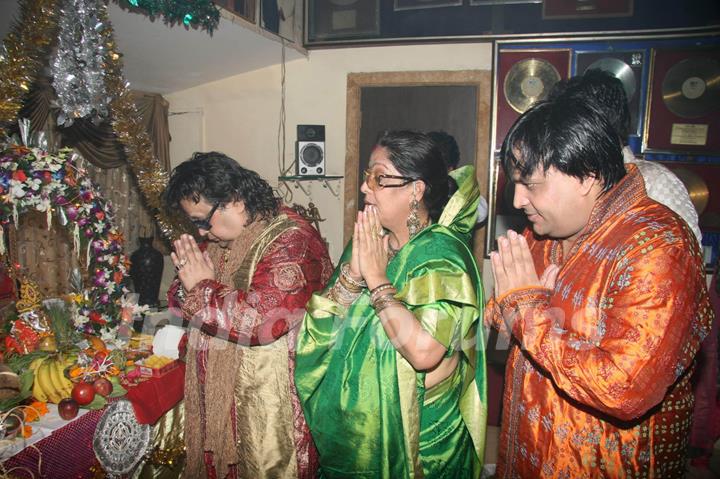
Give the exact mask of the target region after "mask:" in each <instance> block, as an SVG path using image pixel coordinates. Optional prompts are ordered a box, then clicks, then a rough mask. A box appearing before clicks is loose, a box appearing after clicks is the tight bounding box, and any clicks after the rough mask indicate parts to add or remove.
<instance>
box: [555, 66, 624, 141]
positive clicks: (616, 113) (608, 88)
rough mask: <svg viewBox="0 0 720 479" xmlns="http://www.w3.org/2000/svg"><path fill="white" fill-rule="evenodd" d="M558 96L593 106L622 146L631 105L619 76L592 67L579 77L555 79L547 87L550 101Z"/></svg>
mask: <svg viewBox="0 0 720 479" xmlns="http://www.w3.org/2000/svg"><path fill="white" fill-rule="evenodd" d="M559 97H563V98H571V99H575V100H579V101H586V102H589V103H592V104H593V105H595V108H597V109H598V110H599V111H600V112H601V113H602V114H603V115H605V118H607V119H608V121H609V122H610V124H611V125H612V127H613V128H614V129H615V131H616V132H617V135H618V136H619V137H620V140H621V141H622V143H623V145H627V138H628V134H629V133H630V107H629V106H628V98H627V95H626V94H625V87H623V84H622V82H621V81H620V79H618V78H616V77H615V76H614V75H613V74H612V73H610V72H607V71H604V70H600V69H597V68H591V69H589V70H587V71H586V72H585V73H584V74H582V75H580V76H575V77H572V78H570V79H568V80H562V81H559V82H557V83H556V84H555V85H554V86H553V88H552V89H551V90H550V93H549V95H548V99H549V100H555V99H557V98H559Z"/></svg>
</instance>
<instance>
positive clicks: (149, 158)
mask: <svg viewBox="0 0 720 479" xmlns="http://www.w3.org/2000/svg"><path fill="white" fill-rule="evenodd" d="M98 18H99V19H100V21H101V22H103V23H104V24H106V25H109V24H110V23H109V21H108V17H107V8H106V7H105V6H104V5H103V6H102V7H101V8H100V9H99V10H98ZM102 37H103V44H104V45H105V46H106V49H105V62H104V65H105V87H106V89H107V92H108V95H109V96H110V98H112V101H111V102H110V114H111V118H112V126H113V131H114V132H115V135H116V136H117V138H118V141H120V143H121V144H122V145H123V146H124V147H125V154H126V155H127V158H128V163H129V164H130V166H131V167H132V171H133V174H134V175H135V179H136V180H137V183H138V187H139V189H140V191H141V192H142V194H143V197H144V198H145V202H146V205H147V206H148V207H149V208H150V209H151V211H152V213H153V216H154V217H155V221H156V222H157V224H158V226H159V228H160V232H161V233H162V234H163V236H165V238H167V239H174V238H177V237H179V236H180V234H182V233H183V232H185V231H189V227H188V225H187V224H186V222H184V221H183V220H182V219H181V218H180V217H179V216H177V217H172V218H171V217H169V216H167V215H166V213H165V211H164V209H163V207H162V202H161V198H160V196H161V194H162V192H163V190H164V189H165V185H167V182H168V173H167V171H165V170H164V169H163V168H162V167H161V166H160V162H159V161H158V159H157V157H156V156H155V154H154V150H153V146H152V141H151V140H150V136H149V135H148V133H147V131H146V130H145V127H144V126H143V125H142V124H141V123H140V121H139V120H138V118H140V115H139V113H138V111H137V108H136V107H135V102H134V101H133V99H132V96H131V94H130V88H129V84H128V83H127V82H126V81H125V79H124V77H123V73H122V69H123V63H122V58H121V55H120V53H119V52H118V51H117V44H116V43H115V38H114V34H113V31H112V28H107V29H105V30H103V31H102Z"/></svg>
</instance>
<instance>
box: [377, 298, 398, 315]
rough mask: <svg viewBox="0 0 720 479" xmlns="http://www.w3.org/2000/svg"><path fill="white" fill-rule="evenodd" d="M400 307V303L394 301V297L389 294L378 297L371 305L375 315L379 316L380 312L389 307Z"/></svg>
mask: <svg viewBox="0 0 720 479" xmlns="http://www.w3.org/2000/svg"><path fill="white" fill-rule="evenodd" d="M401 305H402V302H401V301H398V300H397V299H395V296H393V295H392V294H391V293H388V294H384V295H382V296H380V297H379V298H377V299H376V300H375V301H373V303H372V307H373V309H374V310H375V314H380V312H381V311H383V310H384V309H386V308H389V307H390V306H401Z"/></svg>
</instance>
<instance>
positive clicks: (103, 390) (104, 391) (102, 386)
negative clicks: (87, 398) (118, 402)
mask: <svg viewBox="0 0 720 479" xmlns="http://www.w3.org/2000/svg"><path fill="white" fill-rule="evenodd" d="M93 389H95V392H96V393H98V394H99V395H101V396H102V397H108V396H109V395H110V393H112V391H113V385H112V383H111V382H110V381H109V380H108V379H107V378H97V379H96V380H95V381H93Z"/></svg>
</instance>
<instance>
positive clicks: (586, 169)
mask: <svg viewBox="0 0 720 479" xmlns="http://www.w3.org/2000/svg"><path fill="white" fill-rule="evenodd" d="M500 155H501V161H502V166H503V170H504V171H505V174H506V175H507V176H508V177H509V176H512V174H513V172H514V171H516V170H517V171H518V172H519V173H520V176H521V177H523V178H527V177H529V176H531V175H532V174H533V173H534V172H535V171H537V170H538V169H539V170H541V171H543V172H545V171H547V170H548V169H549V168H550V167H551V166H552V167H554V168H556V169H557V170H558V171H560V172H561V173H564V174H566V175H569V176H573V177H575V178H578V179H580V180H583V179H585V178H588V177H590V176H594V177H595V178H597V179H598V180H600V181H601V182H602V185H603V192H606V191H608V190H609V189H610V188H612V187H613V186H615V185H616V184H617V183H618V182H619V181H620V180H621V179H622V178H623V176H625V165H624V163H623V154H622V144H621V142H620V138H619V137H618V135H617V133H616V132H615V129H614V128H613V126H612V125H611V124H610V122H609V121H608V120H607V119H606V117H605V115H603V114H602V112H600V111H599V110H598V109H597V108H595V107H594V106H593V104H592V103H588V102H585V101H581V100H576V99H573V98H563V97H559V98H557V99H555V100H553V101H542V102H538V103H536V104H535V105H533V106H532V107H531V108H530V109H528V110H527V111H526V112H525V113H523V114H522V115H521V116H520V118H518V119H517V120H516V121H515V123H514V124H513V126H512V127H510V131H509V132H508V134H507V136H506V137H505V141H503V145H502V149H501V151H500Z"/></svg>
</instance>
